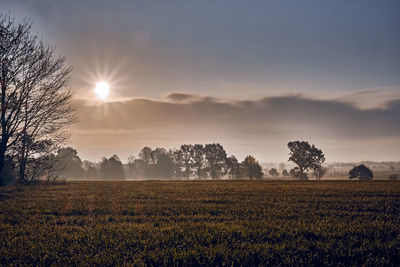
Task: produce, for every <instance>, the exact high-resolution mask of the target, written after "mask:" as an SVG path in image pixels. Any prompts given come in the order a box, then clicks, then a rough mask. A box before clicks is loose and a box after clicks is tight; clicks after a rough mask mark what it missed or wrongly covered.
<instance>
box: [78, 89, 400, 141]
mask: <svg viewBox="0 0 400 267" xmlns="http://www.w3.org/2000/svg"><path fill="white" fill-rule="evenodd" d="M168 100H172V101H168ZM76 106H77V110H78V115H79V118H80V123H79V124H78V125H77V128H78V129H84V130H100V129H108V130H144V129H146V130H151V131H153V133H154V134H160V135H162V133H163V132H164V131H165V130H171V129H179V131H183V132H185V133H187V134H191V132H193V131H199V130H204V129H213V130H224V131H226V130H230V131H234V132H236V133H239V134H240V133H243V134H248V133H251V134H252V135H259V136H269V135H270V134H295V133H308V134H310V136H315V135H316V134H325V135H327V136H335V137H340V138H350V139H353V138H360V137H379V136H399V135H400V124H399V122H400V121H399V117H400V100H393V101H389V102H387V104H386V107H385V108H374V109H359V108H357V107H355V106H353V105H352V104H349V103H344V102H341V101H338V100H315V99H309V98H305V97H301V96H282V97H267V98H261V99H257V100H227V99H216V98H212V97H200V96H196V95H188V94H170V95H168V96H167V101H155V100H149V99H130V100H126V101H119V102H107V103H103V104H101V105H91V104H90V103H89V102H86V101H83V100H81V101H77V102H76Z"/></svg>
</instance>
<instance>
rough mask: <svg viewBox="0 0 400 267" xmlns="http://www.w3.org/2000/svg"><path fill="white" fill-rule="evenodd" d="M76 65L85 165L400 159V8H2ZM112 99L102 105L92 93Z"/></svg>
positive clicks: (46, 3)
mask: <svg viewBox="0 0 400 267" xmlns="http://www.w3.org/2000/svg"><path fill="white" fill-rule="evenodd" d="M0 10H1V11H2V12H4V13H10V14H11V15H12V16H15V17H16V18H17V19H22V18H29V19H30V20H31V21H32V22H33V25H34V26H33V30H34V31H36V32H39V35H40V36H41V38H43V40H45V41H46V42H48V43H49V44H51V45H54V46H56V48H57V50H56V51H57V53H59V54H61V55H65V56H66V58H67V64H68V65H71V66H72V67H73V68H74V71H73V74H72V83H71V87H72V88H73V89H74V90H76V92H77V94H76V95H75V98H74V105H75V106H76V109H77V114H78V118H79V123H78V124H76V125H74V126H73V129H72V135H71V144H70V145H71V146H73V147H75V148H77V149H78V152H79V154H80V156H81V157H83V158H85V159H90V160H100V158H101V157H102V156H111V155H113V154H118V155H119V156H120V157H121V159H123V160H126V159H127V158H128V156H129V155H136V154H137V153H138V151H139V150H140V149H141V148H142V147H144V146H146V145H147V146H150V147H153V148H155V147H167V148H173V147H178V146H179V145H180V144H183V143H192V144H193V143H210V142H219V143H221V144H222V145H223V146H224V147H225V149H226V150H227V152H228V154H234V155H237V156H238V158H240V159H241V158H244V157H245V156H246V155H248V154H251V155H254V156H255V157H256V158H257V159H259V160H260V161H262V162H266V161H268V162H280V161H286V160H287V158H288V149H287V146H286V144H287V142H288V141H290V140H307V141H309V142H310V143H313V144H315V145H316V146H317V147H319V148H321V149H322V150H323V151H324V152H325V154H326V157H327V161H330V162H332V161H361V160H378V161H383V160H399V159H400V149H399V148H400V75H399V74H400V49H399V47H400V15H399V14H400V2H399V1H391V0H387V1H378V0H376V1H372V0H353V1H348V0H314V1H310V0H304V1H297V0H291V1H288V0H280V1H277V0H276V1H235V0H232V1H223V0H219V1H217V0H214V1H104V0H97V1H94V0H93V1H80V0H70V1H55V0H35V1H23V0H12V1H9V0H0ZM99 81H106V82H108V83H109V84H110V90H111V92H110V95H109V97H108V99H107V100H106V101H99V100H97V99H96V96H95V94H94V93H93V90H94V87H95V84H96V83H97V82H99Z"/></svg>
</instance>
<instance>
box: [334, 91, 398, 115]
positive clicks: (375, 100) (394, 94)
mask: <svg viewBox="0 0 400 267" xmlns="http://www.w3.org/2000/svg"><path fill="white" fill-rule="evenodd" d="M393 99H400V87H390V86H385V87H375V88H368V89H364V90H361V91H358V92H353V93H349V94H346V95H344V96H341V97H339V98H338V99H337V100H338V101H340V102H345V103H351V104H354V105H355V106H356V107H358V108H360V109H373V108H385V107H386V105H387V104H388V103H391V101H392V100H393Z"/></svg>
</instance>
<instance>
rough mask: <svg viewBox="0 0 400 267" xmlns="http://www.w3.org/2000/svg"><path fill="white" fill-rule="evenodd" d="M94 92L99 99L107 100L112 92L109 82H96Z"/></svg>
mask: <svg viewBox="0 0 400 267" xmlns="http://www.w3.org/2000/svg"><path fill="white" fill-rule="evenodd" d="M94 92H95V94H96V96H97V98H98V99H100V100H106V99H107V97H108V94H109V93H110V85H109V84H108V83H107V82H98V83H96V88H95V89H94Z"/></svg>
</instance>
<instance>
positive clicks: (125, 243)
mask: <svg viewBox="0 0 400 267" xmlns="http://www.w3.org/2000/svg"><path fill="white" fill-rule="evenodd" d="M0 212H1V214H0V242H1V243H0V263H1V265H3V266H10V265H21V264H23V265H78V264H79V265H112V264H118V265H124V264H125V265H130V264H132V265H139V266H141V265H215V266H217V265H229V266H232V265H246V266H249V265H250V266H251V265H335V266H337V265H345V266H349V265H369V266H377V265H378V266H380V265H385V266H388V265H389V266H390V265H391V266H399V264H400V214H399V212H400V182H397V181H372V182H357V181H352V182H350V181H323V182H296V181H220V182H211V181H198V182H195V181H192V182H178V181H176V182H160V181H148V182H123V181H120V182H105V181H104V182H83V181H82V182H68V183H65V184H61V185H50V186H48V185H35V186H24V187H4V188H0Z"/></svg>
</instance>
